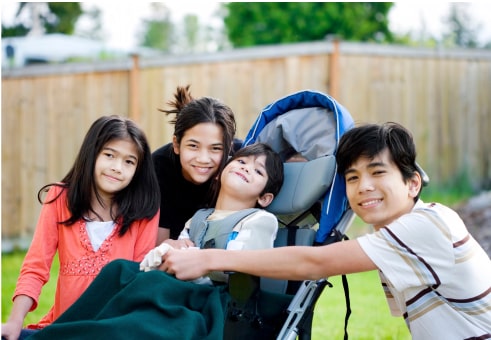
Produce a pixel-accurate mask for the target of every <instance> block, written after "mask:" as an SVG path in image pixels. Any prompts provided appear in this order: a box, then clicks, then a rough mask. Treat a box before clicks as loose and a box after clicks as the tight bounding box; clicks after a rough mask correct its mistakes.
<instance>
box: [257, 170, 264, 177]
mask: <svg viewBox="0 0 491 340" xmlns="http://www.w3.org/2000/svg"><path fill="white" fill-rule="evenodd" d="M255 171H256V173H257V174H258V175H259V176H264V173H263V172H262V171H261V170H260V169H256V170H255Z"/></svg>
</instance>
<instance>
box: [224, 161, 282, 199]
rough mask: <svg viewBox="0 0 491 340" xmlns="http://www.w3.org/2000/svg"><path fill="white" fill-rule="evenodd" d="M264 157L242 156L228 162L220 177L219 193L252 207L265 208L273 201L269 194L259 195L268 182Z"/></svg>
mask: <svg viewBox="0 0 491 340" xmlns="http://www.w3.org/2000/svg"><path fill="white" fill-rule="evenodd" d="M265 163H266V156H265V155H259V156H252V155H251V156H244V157H238V158H236V159H234V160H232V161H230V162H229V163H228V164H227V166H226V167H225V169H223V172H222V175H221V177H220V181H221V189H220V190H221V192H222V191H223V192H224V193H227V194H228V195H229V196H230V197H235V198H237V200H239V201H241V202H242V203H244V205H246V206H248V207H254V206H255V205H256V203H259V205H261V206H263V207H265V206H267V205H268V204H269V203H270V202H271V201H272V199H273V195H272V194H271V193H266V194H264V195H261V193H262V192H263V191H264V188H265V187H266V183H267V182H268V173H267V171H266V165H265Z"/></svg>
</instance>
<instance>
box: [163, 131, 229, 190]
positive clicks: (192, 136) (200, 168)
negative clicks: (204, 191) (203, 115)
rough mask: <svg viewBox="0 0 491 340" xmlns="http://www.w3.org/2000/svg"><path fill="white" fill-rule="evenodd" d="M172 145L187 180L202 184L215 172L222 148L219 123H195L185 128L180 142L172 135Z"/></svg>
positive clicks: (218, 164)
mask: <svg viewBox="0 0 491 340" xmlns="http://www.w3.org/2000/svg"><path fill="white" fill-rule="evenodd" d="M173 145H174V152H175V153H176V154H178V155H179V158H180V162H181V166H182V175H183V177H184V178H185V179H186V180H187V181H189V182H191V183H194V184H203V183H205V182H206V181H208V180H209V179H210V178H211V177H213V176H214V175H215V174H216V173H217V171H218V168H219V166H220V162H221V160H222V157H223V148H224V146H223V131H222V128H221V127H220V126H219V125H217V124H214V123H200V124H197V125H195V126H193V127H192V128H190V129H188V130H186V132H185V133H184V135H183V137H182V139H181V142H180V143H177V139H176V137H175V136H174V139H173Z"/></svg>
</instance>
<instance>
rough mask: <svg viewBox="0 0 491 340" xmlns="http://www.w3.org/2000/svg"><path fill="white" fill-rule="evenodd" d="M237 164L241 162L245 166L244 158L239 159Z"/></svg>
mask: <svg viewBox="0 0 491 340" xmlns="http://www.w3.org/2000/svg"><path fill="white" fill-rule="evenodd" d="M237 162H239V163H240V164H245V162H244V160H243V159H242V158H238V159H237Z"/></svg>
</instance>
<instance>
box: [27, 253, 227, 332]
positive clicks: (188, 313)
mask: <svg viewBox="0 0 491 340" xmlns="http://www.w3.org/2000/svg"><path fill="white" fill-rule="evenodd" d="M227 301H228V294H227V293H226V289H225V288H224V287H211V286H204V285H198V284H194V283H191V282H184V281H180V280H177V279H176V278H174V277H173V276H171V275H168V274H166V273H164V272H161V271H150V272H140V271H139V264H138V263H137V262H130V261H126V260H116V261H113V262H111V263H109V264H108V265H106V266H105V267H104V268H103V269H102V271H101V273H100V274H99V275H98V276H97V277H96V279H95V280H94V282H93V283H92V284H91V285H90V286H89V288H88V289H87V290H86V291H85V293H84V294H83V295H82V296H81V297H80V298H79V299H78V300H77V301H76V302H75V303H74V304H73V305H72V306H71V307H70V308H69V309H68V310H67V311H66V312H65V313H63V314H62V315H61V316H60V317H59V318H58V319H57V320H56V321H55V322H54V323H53V324H52V325H50V326H48V327H46V328H44V329H43V330H41V331H39V332H37V333H36V334H35V335H33V336H31V337H29V339H32V340H35V339H50V340H51V339H71V340H72V339H83V340H86V339H91V340H97V339H104V340H113V339H179V340H184V339H200V340H202V339H210V340H217V339H222V337H223V328H224V320H225V312H226V306H227Z"/></svg>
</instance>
